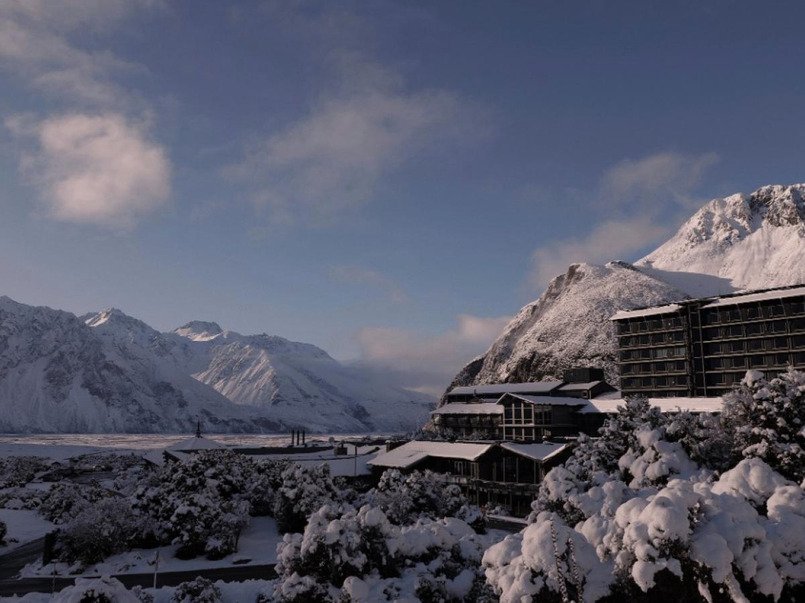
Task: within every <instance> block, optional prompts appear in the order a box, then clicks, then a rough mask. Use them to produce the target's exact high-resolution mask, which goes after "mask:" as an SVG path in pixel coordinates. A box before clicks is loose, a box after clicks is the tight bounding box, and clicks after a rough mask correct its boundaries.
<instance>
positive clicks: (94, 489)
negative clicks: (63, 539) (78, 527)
mask: <svg viewBox="0 0 805 603" xmlns="http://www.w3.org/2000/svg"><path fill="white" fill-rule="evenodd" d="M108 495H109V494H108V493H107V492H106V491H104V490H103V489H101V488H100V487H98V486H81V485H78V484H74V483H71V482H59V483H58V484H54V485H53V486H51V488H50V490H48V491H47V493H45V494H44V495H43V496H42V504H41V505H40V506H39V513H40V514H41V515H42V516H43V517H44V518H45V519H47V520H49V521H52V522H53V523H56V524H60V523H64V522H66V521H69V520H70V519H72V518H74V517H75V516H76V515H78V514H79V513H80V512H81V511H82V510H83V509H84V508H86V507H87V506H89V505H91V504H94V503H97V502H98V501H99V500H101V499H102V498H105V497H107V496H108Z"/></svg>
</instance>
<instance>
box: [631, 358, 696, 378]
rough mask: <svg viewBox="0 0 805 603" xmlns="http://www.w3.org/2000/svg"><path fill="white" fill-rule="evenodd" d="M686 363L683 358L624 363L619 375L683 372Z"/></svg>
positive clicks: (685, 368) (686, 366) (685, 369)
mask: <svg viewBox="0 0 805 603" xmlns="http://www.w3.org/2000/svg"><path fill="white" fill-rule="evenodd" d="M687 370H688V363H687V362H686V361H685V360H669V361H665V362H638V363H634V364H624V365H623V366H622V367H621V375H640V374H651V373H685V372H687Z"/></svg>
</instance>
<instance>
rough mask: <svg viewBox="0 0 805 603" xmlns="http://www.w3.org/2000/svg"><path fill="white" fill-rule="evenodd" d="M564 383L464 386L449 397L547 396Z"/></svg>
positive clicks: (539, 382) (452, 391)
mask: <svg viewBox="0 0 805 603" xmlns="http://www.w3.org/2000/svg"><path fill="white" fill-rule="evenodd" d="M562 383H564V382H563V381H534V382H531V383H495V384H492V385H462V386H459V387H454V388H453V389H451V390H450V391H449V392H448V393H447V395H448V396H468V395H476V396H479V397H484V396H486V397H492V396H495V395H498V396H499V395H502V394H505V393H521V394H547V393H548V392H550V391H553V390H554V389H556V388H557V387H559V386H560V385H562Z"/></svg>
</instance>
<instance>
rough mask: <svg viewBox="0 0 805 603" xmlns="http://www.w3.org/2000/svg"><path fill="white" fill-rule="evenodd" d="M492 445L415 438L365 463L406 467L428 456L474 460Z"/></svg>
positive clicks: (376, 465)
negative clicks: (427, 440) (418, 439)
mask: <svg viewBox="0 0 805 603" xmlns="http://www.w3.org/2000/svg"><path fill="white" fill-rule="evenodd" d="M493 445H494V444H464V443H460V442H421V441H417V440H415V441H413V442H408V443H407V444H403V445H402V446H400V447H398V448H395V449H394V450H391V451H389V452H386V453H383V454H378V455H377V456H376V457H375V458H373V459H371V460H370V461H368V462H367V464H369V465H372V466H375V467H396V468H400V469H407V468H408V467H413V466H414V465H416V464H417V463H418V462H420V461H422V460H423V459H425V458H427V457H429V456H430V457H436V458H449V459H462V460H465V461H474V460H476V459H478V457H480V456H481V455H482V454H484V453H485V452H487V451H488V450H489V449H490V448H492V446H493Z"/></svg>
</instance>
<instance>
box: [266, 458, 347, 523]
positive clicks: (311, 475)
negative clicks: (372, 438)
mask: <svg viewBox="0 0 805 603" xmlns="http://www.w3.org/2000/svg"><path fill="white" fill-rule="evenodd" d="M281 478H282V485H281V486H280V488H279V490H277V495H276V501H275V504H274V517H275V518H276V520H277V527H278V528H279V530H280V532H299V531H301V530H303V529H304V527H305V524H306V523H307V519H308V517H310V515H311V514H312V513H313V512H315V511H317V510H318V509H320V508H321V507H322V506H324V505H327V504H333V503H334V502H336V501H337V500H339V495H338V491H337V490H336V488H335V486H334V485H333V481H332V480H331V479H330V466H329V465H327V464H323V465H318V466H314V467H305V466H302V465H299V464H298V463H294V464H292V465H289V466H288V467H287V468H286V469H285V470H284V471H283V472H282V476H281Z"/></svg>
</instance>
